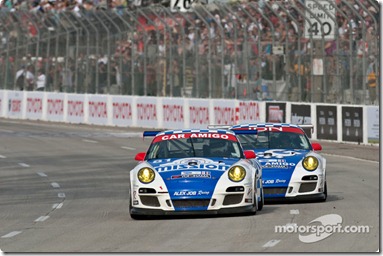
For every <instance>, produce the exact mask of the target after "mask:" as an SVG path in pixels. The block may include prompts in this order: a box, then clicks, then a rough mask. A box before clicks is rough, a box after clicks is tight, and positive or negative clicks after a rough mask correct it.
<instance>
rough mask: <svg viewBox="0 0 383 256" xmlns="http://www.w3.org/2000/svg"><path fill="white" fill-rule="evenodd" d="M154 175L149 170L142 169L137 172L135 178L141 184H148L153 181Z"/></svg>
mask: <svg viewBox="0 0 383 256" xmlns="http://www.w3.org/2000/svg"><path fill="white" fill-rule="evenodd" d="M155 176H156V175H155V173H154V171H153V170H152V169H150V168H147V167H145V168H142V169H140V170H139V171H138V174H137V177H138V179H139V180H140V181H141V182H142V183H150V182H152V181H153V180H154V177H155Z"/></svg>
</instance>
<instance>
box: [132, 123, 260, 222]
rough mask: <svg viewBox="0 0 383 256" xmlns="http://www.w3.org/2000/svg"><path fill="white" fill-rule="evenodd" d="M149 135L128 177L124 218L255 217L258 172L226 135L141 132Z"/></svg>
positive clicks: (234, 138)
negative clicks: (127, 205)
mask: <svg viewBox="0 0 383 256" xmlns="http://www.w3.org/2000/svg"><path fill="white" fill-rule="evenodd" d="M144 136H155V137H154V139H153V141H152V143H151V145H150V147H149V149H148V151H147V152H146V153H144V152H143V153H138V154H137V155H136V158H135V159H136V160H138V161H140V162H139V163H138V165H137V166H136V167H135V168H134V169H133V170H132V171H131V172H130V192H131V193H130V215H131V216H132V218H139V217H140V216H143V215H169V214H205V213H207V214H209V213H210V214H219V213H223V214H226V213H242V212H244V213H245V212H248V213H250V214H255V213H256V211H257V210H261V209H262V207H263V202H264V201H263V188H262V167H261V165H260V164H259V163H258V162H257V161H256V160H255V154H254V152H253V151H251V150H250V151H243V149H242V147H241V144H240V143H239V141H238V138H237V136H236V135H235V134H234V133H233V132H231V131H227V130H172V131H165V132H144Z"/></svg>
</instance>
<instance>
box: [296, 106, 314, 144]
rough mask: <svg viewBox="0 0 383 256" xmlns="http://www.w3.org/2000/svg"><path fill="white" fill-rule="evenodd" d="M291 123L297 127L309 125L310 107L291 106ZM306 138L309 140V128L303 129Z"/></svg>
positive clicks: (310, 122)
mask: <svg viewBox="0 0 383 256" xmlns="http://www.w3.org/2000/svg"><path fill="white" fill-rule="evenodd" d="M291 123H292V124H297V125H302V124H303V125H311V124H312V121H311V106H310V105H300V104H291ZM303 130H304V131H305V132H306V134H307V136H308V137H309V138H311V128H304V129H303Z"/></svg>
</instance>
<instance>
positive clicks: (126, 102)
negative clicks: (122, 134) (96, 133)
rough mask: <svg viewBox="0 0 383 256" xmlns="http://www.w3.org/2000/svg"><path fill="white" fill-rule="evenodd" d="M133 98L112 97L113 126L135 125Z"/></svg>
mask: <svg viewBox="0 0 383 256" xmlns="http://www.w3.org/2000/svg"><path fill="white" fill-rule="evenodd" d="M133 99H134V98H133V97H129V96H112V124H113V125H116V126H132V125H133V104H134V103H133Z"/></svg>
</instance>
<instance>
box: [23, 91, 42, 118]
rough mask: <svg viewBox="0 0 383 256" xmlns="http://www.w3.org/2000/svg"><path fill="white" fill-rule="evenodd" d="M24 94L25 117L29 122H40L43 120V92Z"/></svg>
mask: <svg viewBox="0 0 383 256" xmlns="http://www.w3.org/2000/svg"><path fill="white" fill-rule="evenodd" d="M26 94H27V101H26V103H27V106H26V112H25V117H26V118H27V119H30V120H41V119H42V118H43V100H44V92H26Z"/></svg>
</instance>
